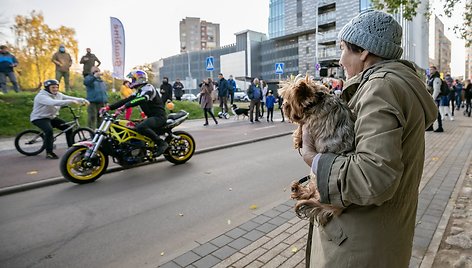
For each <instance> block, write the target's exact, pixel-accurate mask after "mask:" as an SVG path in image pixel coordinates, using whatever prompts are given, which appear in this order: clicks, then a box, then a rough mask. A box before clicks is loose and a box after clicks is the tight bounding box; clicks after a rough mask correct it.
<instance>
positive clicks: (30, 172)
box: [26, 170, 38, 175]
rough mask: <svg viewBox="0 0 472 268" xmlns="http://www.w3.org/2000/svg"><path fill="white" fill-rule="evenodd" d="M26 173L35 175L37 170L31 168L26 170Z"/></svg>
mask: <svg viewBox="0 0 472 268" xmlns="http://www.w3.org/2000/svg"><path fill="white" fill-rule="evenodd" d="M26 174H28V175H36V174H38V171H36V170H31V171H28V172H26Z"/></svg>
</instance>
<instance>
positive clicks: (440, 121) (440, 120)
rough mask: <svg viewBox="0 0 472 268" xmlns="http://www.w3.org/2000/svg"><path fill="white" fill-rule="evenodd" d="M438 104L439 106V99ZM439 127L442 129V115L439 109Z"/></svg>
mask: <svg viewBox="0 0 472 268" xmlns="http://www.w3.org/2000/svg"><path fill="white" fill-rule="evenodd" d="M436 105H437V106H438V108H439V100H436ZM438 129H442V116H441V113H440V112H439V110H438Z"/></svg>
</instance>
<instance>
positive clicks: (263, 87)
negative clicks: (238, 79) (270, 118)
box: [259, 80, 269, 118]
mask: <svg viewBox="0 0 472 268" xmlns="http://www.w3.org/2000/svg"><path fill="white" fill-rule="evenodd" d="M260 83H261V89H262V100H261V114H260V116H259V118H263V117H264V106H265V102H266V96H267V92H268V90H269V87H268V86H267V83H266V81H264V80H261V81H260Z"/></svg>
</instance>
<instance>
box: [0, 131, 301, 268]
mask: <svg viewBox="0 0 472 268" xmlns="http://www.w3.org/2000/svg"><path fill="white" fill-rule="evenodd" d="M291 148H292V145H291V137H290V136H284V137H280V138H275V139H269V140H264V141H260V142H256V143H251V144H247V145H242V146H236V147H230V148H227V149H222V150H217V151H212V152H207V153H203V154H198V155H196V156H194V158H192V159H191V160H190V161H189V162H188V163H186V164H184V165H180V166H174V165H171V164H170V163H167V162H162V163H158V164H154V165H149V166H144V167H139V168H135V169H129V170H124V171H120V172H116V173H110V174H106V175H104V176H103V177H102V178H100V179H99V180H98V181H97V182H95V183H93V184H89V185H81V186H79V185H74V184H71V183H65V184H58V185H54V186H49V187H44V188H40V189H35V190H30V191H27V192H20V193H16V194H11V195H6V196H1V197H0V215H2V216H1V219H0V241H1V242H0V266H1V267H156V266H157V265H159V264H162V263H165V262H166V261H168V260H170V259H172V258H174V257H176V256H179V255H180V254H182V253H184V252H186V251H188V250H190V249H192V248H194V247H195V246H198V245H199V244H201V243H204V242H206V241H208V240H209V239H211V238H213V237H215V236H216V235H218V234H220V233H222V232H225V231H227V230H230V229H232V228H234V227H235V226H238V225H239V224H242V223H244V222H246V221H247V220H249V219H250V218H252V217H254V215H256V214H259V213H262V212H264V211H265V210H267V209H269V208H272V207H273V206H275V205H277V204H279V203H281V202H284V201H286V200H288V198H289V187H288V186H289V184H290V182H291V181H292V180H294V179H298V178H299V177H301V176H304V175H306V172H308V167H307V166H306V165H305V164H304V163H303V162H302V161H301V159H300V157H299V156H298V154H297V152H296V151H294V150H293V149H291ZM251 206H256V207H257V208H256V209H254V210H252V209H251Z"/></svg>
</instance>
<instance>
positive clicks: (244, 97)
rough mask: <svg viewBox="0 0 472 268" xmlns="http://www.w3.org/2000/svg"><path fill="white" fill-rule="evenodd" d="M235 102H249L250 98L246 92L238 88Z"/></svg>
mask: <svg viewBox="0 0 472 268" xmlns="http://www.w3.org/2000/svg"><path fill="white" fill-rule="evenodd" d="M234 100H235V101H249V97H248V96H247V94H246V92H245V91H243V90H241V89H240V88H236V91H235V92H234Z"/></svg>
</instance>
